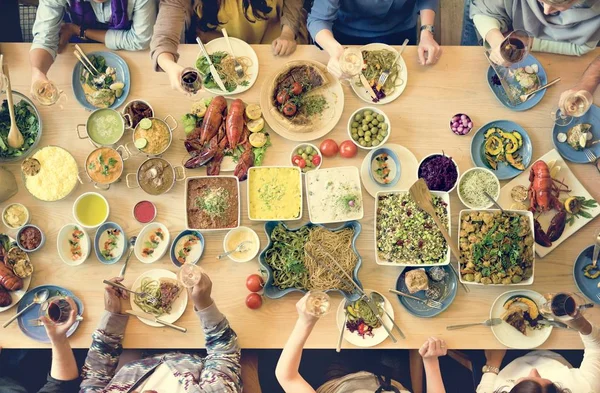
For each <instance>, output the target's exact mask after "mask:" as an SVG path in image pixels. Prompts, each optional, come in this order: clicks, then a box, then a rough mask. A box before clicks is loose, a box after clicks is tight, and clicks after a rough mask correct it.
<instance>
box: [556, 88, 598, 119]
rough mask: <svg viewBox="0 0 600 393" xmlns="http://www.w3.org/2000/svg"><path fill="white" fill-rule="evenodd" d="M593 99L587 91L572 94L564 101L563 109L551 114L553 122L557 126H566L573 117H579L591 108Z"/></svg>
mask: <svg viewBox="0 0 600 393" xmlns="http://www.w3.org/2000/svg"><path fill="white" fill-rule="evenodd" d="M593 102H594V98H593V97H592V95H591V94H590V92H589V91H586V90H579V91H576V92H572V93H571V94H569V95H568V96H567V98H566V99H565V103H564V106H563V108H558V109H557V110H556V112H552V117H553V118H554V122H555V123H556V124H557V125H559V126H566V125H568V124H570V123H571V122H572V121H573V118H574V117H581V116H583V115H585V114H586V113H587V111H588V110H589V109H590V108H591V107H592V103H593Z"/></svg>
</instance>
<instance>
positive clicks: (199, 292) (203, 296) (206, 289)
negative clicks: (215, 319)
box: [192, 273, 213, 311]
mask: <svg viewBox="0 0 600 393" xmlns="http://www.w3.org/2000/svg"><path fill="white" fill-rule="evenodd" d="M211 292H212V281H210V277H208V275H207V274H206V273H202V278H201V279H200V282H198V284H196V285H194V287H193V288H192V300H193V301H194V307H196V310H198V311H200V310H204V309H205V308H207V307H210V305H211V304H213V300H212V298H211V297H210V294H211Z"/></svg>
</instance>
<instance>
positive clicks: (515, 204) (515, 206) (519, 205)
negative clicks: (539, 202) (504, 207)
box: [510, 202, 527, 210]
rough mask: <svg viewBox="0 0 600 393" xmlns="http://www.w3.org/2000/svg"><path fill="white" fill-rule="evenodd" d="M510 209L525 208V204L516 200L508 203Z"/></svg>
mask: <svg viewBox="0 0 600 393" xmlns="http://www.w3.org/2000/svg"><path fill="white" fill-rule="evenodd" d="M510 210H527V205H526V204H524V203H522V202H516V203H513V204H512V205H510Z"/></svg>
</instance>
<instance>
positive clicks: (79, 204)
mask: <svg viewBox="0 0 600 393" xmlns="http://www.w3.org/2000/svg"><path fill="white" fill-rule="evenodd" d="M99 209H104V210H105V212H104V213H102V211H101V210H100V211H99ZM97 213H101V214H97ZM109 214H110V206H109V205H108V201H107V200H106V198H104V197H103V196H102V195H101V194H98V193H97V192H85V193H83V194H81V195H80V196H79V197H78V198H77V199H76V200H75V203H73V217H74V218H75V221H76V222H77V224H79V226H81V227H82V228H85V229H96V228H98V227H99V226H100V225H102V224H104V222H106V220H107V219H108V216H109ZM88 220H93V221H88Z"/></svg>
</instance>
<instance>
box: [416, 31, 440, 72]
mask: <svg viewBox="0 0 600 393" xmlns="http://www.w3.org/2000/svg"><path fill="white" fill-rule="evenodd" d="M418 52H419V63H420V64H421V65H433V64H435V63H437V61H438V60H439V59H440V57H441V56H442V47H441V46H440V45H439V44H438V43H437V42H436V41H435V38H433V34H431V32H430V31H429V30H423V31H422V32H421V40H420V41H419V49H418Z"/></svg>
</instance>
